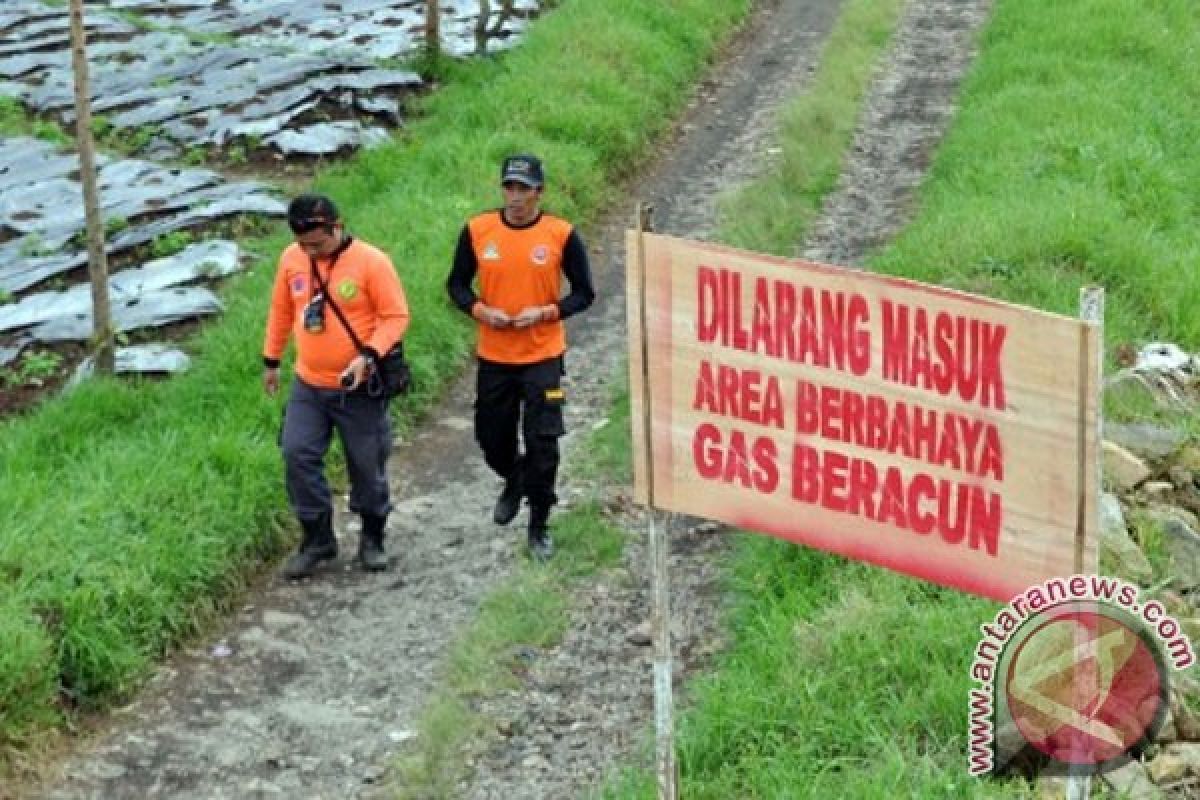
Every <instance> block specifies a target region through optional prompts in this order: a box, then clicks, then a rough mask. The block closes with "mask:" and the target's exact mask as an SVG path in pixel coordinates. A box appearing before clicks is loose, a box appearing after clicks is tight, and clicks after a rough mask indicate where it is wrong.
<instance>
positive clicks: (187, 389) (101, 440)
mask: <svg viewBox="0 0 1200 800" xmlns="http://www.w3.org/2000/svg"><path fill="white" fill-rule="evenodd" d="M747 7H748V0H673V2H670V3H663V2H661V0H586V2H584V0H568V1H567V2H564V3H563V4H562V5H561V7H560V8H559V9H558V10H557V11H556V12H555V13H554V14H552V15H551V16H549V17H547V18H546V19H544V20H543V21H541V22H539V23H538V24H537V25H535V26H534V28H533V29H532V31H531V33H530V35H529V38H528V40H527V42H526V43H525V44H524V45H522V47H521V48H519V49H518V50H517V51H515V52H513V53H511V54H509V55H507V56H505V57H504V58H502V59H497V60H495V61H491V62H488V63H480V64H474V65H470V66H468V67H461V66H455V67H451V68H450V69H449V70H448V72H449V78H448V80H447V83H446V86H445V87H444V88H442V89H441V90H439V91H438V92H437V93H435V94H434V95H433V96H431V98H430V99H429V100H428V101H427V102H425V103H423V104H422V105H423V110H424V115H423V116H422V118H421V119H419V120H417V121H416V122H414V123H413V124H412V125H411V126H410V127H409V128H408V130H407V133H406V134H405V135H403V136H402V137H400V138H399V139H398V140H397V142H395V143H394V144H392V145H390V146H387V147H384V148H382V149H379V150H377V151H373V152H371V153H366V154H363V155H362V156H361V157H360V158H358V159H356V160H355V161H354V162H352V163H350V164H347V165H344V166H342V167H339V168H337V169H336V170H334V171H333V172H332V173H330V174H327V175H325V176H323V177H322V179H321V180H320V181H319V182H318V186H319V188H320V189H322V190H323V191H326V192H329V193H331V194H332V195H334V196H335V197H336V198H337V199H338V201H339V203H340V205H341V206H342V209H343V212H344V214H345V216H346V217H347V219H348V220H349V222H350V224H351V228H352V229H353V230H354V231H355V232H356V233H357V234H358V235H360V236H363V237H365V238H367V239H369V240H371V241H374V242H375V243H377V244H379V245H381V246H383V247H384V248H385V249H387V250H388V251H389V252H390V253H391V255H392V256H393V259H394V260H395V262H396V264H397V268H398V269H399V271H400V273H401V275H402V277H403V279H404V281H405V284H406V288H407V290H408V293H409V299H410V303H411V305H412V306H413V308H414V311H415V316H416V319H415V321H414V324H413V329H412V332H411V335H410V338H409V342H410V346H409V349H410V353H411V358H412V361H413V366H414V371H415V373H416V377H417V380H418V381H419V384H420V387H421V390H422V393H421V394H419V395H418V396H417V397H415V398H412V399H411V400H410V401H409V404H408V405H409V407H408V408H407V409H405V410H406V411H411V410H413V409H414V408H417V407H420V406H422V405H425V404H428V403H429V402H430V401H431V400H432V398H433V396H435V395H436V392H437V390H438V387H439V386H440V385H441V383H442V382H443V378H445V377H449V376H450V375H452V374H453V373H454V372H455V371H457V369H458V368H459V367H460V366H461V364H462V361H463V359H464V357H465V355H466V353H467V351H468V348H469V340H470V330H469V327H468V326H467V324H466V321H465V319H464V318H462V317H461V315H459V314H458V312H457V311H455V310H453V309H452V308H451V307H450V306H449V303H448V302H447V301H446V300H445V298H444V293H443V290H442V281H443V279H444V275H445V271H446V269H447V267H448V264H449V260H450V255H451V252H452V248H453V242H454V240H455V237H456V235H457V231H458V229H459V227H460V226H461V224H462V222H463V220H464V218H465V216H466V215H467V214H468V213H470V212H472V211H474V210H477V209H480V208H483V207H487V206H489V205H494V204H495V203H496V202H497V200H498V195H497V193H496V190H495V182H496V181H495V174H496V169H497V164H498V162H499V159H500V157H501V156H502V155H503V154H505V153H508V152H510V151H512V150H515V149H522V150H524V149H532V150H535V151H537V152H539V153H540V154H541V155H542V156H543V157H544V158H545V159H546V162H547V165H548V173H549V175H548V177H549V183H550V186H549V188H548V192H547V199H548V205H549V206H550V207H551V208H553V209H554V210H557V211H559V212H561V213H565V214H567V215H568V216H571V217H573V218H576V219H577V220H579V221H581V222H583V221H586V220H587V219H588V218H589V217H590V216H591V215H593V214H595V213H596V212H597V211H598V210H599V209H600V208H601V205H602V203H603V202H604V201H605V200H606V199H609V198H610V190H609V185H610V183H611V182H612V181H614V180H615V179H616V178H619V177H620V176H622V175H623V174H625V173H626V172H627V171H628V170H630V169H632V168H634V167H635V166H636V165H637V163H638V160H639V157H640V156H641V154H642V153H643V152H644V151H645V149H646V146H647V144H648V143H649V142H650V141H651V140H652V138H653V136H654V135H655V134H656V133H659V132H661V131H662V130H663V129H664V127H665V126H666V125H667V124H668V123H669V119H670V116H671V112H672V111H675V110H678V108H679V105H680V103H681V102H682V99H683V98H684V97H685V95H686V88H687V86H688V84H689V82H690V81H691V80H693V79H694V77H695V76H696V74H697V72H698V70H699V69H700V68H701V67H702V66H703V64H704V63H705V61H706V60H707V59H708V58H710V57H711V56H712V54H713V53H714V51H715V48H716V47H717V45H718V43H719V42H720V41H721V40H722V39H723V38H724V37H725V36H726V35H727V34H728V32H729V31H730V30H731V29H732V27H733V26H734V25H735V24H736V23H737V21H738V20H739V19H740V18H742V17H743V16H744V14H745V12H746V10H747ZM284 242H285V237H284V235H283V233H282V231H281V232H279V233H277V234H276V235H275V236H273V237H269V238H267V239H265V240H259V241H253V242H248V243H246V244H247V245H248V246H249V248H250V249H251V250H252V251H253V252H254V253H255V257H254V263H253V267H252V269H251V270H250V271H249V272H248V273H247V274H246V275H244V276H241V277H239V278H236V279H234V280H232V281H230V282H229V284H228V285H227V287H226V289H225V292H224V297H225V300H226V303H227V310H226V313H225V315H224V317H223V318H222V320H221V321H220V323H219V324H215V325H213V326H210V327H208V328H207V329H206V330H205V331H204V332H203V333H202V334H201V335H200V336H199V337H198V338H197V340H196V341H195V342H194V344H193V347H192V349H193V350H194V352H195V354H196V355H197V356H198V358H197V359H196V366H195V367H194V369H193V371H192V372H191V373H190V374H188V375H186V376H183V377H180V378H177V379H173V380H171V381H167V382H164V383H157V384H155V383H145V384H140V385H136V384H134V385H131V384H130V383H127V382H116V381H94V382H91V383H90V384H88V385H86V386H83V387H82V388H80V389H78V390H77V391H75V392H73V393H72V394H71V395H69V396H67V397H63V398H60V399H56V400H53V401H51V402H49V403H47V404H46V405H45V407H43V408H41V409H39V410H38V411H37V412H35V413H32V414H30V415H28V416H26V417H24V418H21V419H17V420H9V421H7V422H5V423H3V425H2V426H0V474H3V475H4V480H3V482H2V483H0V507H3V508H4V509H5V523H4V526H3V529H2V530H0V576H3V581H2V582H0V609H2V610H3V612H4V613H3V614H0V641H3V642H4V644H5V646H4V647H3V648H0V743H3V742H5V741H20V740H22V739H24V738H25V737H27V736H28V735H29V733H30V731H36V730H37V729H38V726H40V725H43V724H45V723H46V722H48V721H50V720H52V719H54V718H55V717H56V714H57V712H56V708H57V701H58V692H59V690H60V689H63V690H65V691H66V693H67V695H68V696H69V697H70V698H71V699H72V700H73V701H74V702H77V703H81V704H83V705H85V706H90V705H93V704H96V703H103V702H106V701H108V700H111V699H112V698H113V697H115V696H119V695H120V694H122V693H123V692H125V691H127V690H128V689H130V688H131V687H132V686H134V685H135V684H136V682H137V680H138V679H139V678H140V677H141V676H142V675H143V674H144V671H145V669H146V668H147V666H148V664H149V663H151V662H152V660H153V659H154V658H156V657H158V656H159V655H160V654H161V653H162V652H163V650H164V649H165V648H167V647H169V646H170V644H171V643H172V642H174V641H176V640H178V639H179V638H180V637H182V636H185V635H187V634H188V633H189V632H191V631H193V630H194V629H195V628H196V624H197V621H198V620H199V619H202V618H203V617H204V616H205V615H206V614H209V613H211V609H212V608H214V607H219V606H220V605H221V604H222V602H223V601H224V600H225V599H226V598H228V597H229V595H230V593H231V592H233V591H235V590H236V589H237V588H238V586H239V585H240V584H241V582H242V580H243V576H244V575H245V574H246V573H247V571H249V570H252V569H253V568H254V566H255V564H257V563H259V562H260V561H261V559H263V558H264V557H266V556H268V555H269V554H272V553H274V552H277V551H278V549H279V548H280V546H281V544H282V543H283V539H284V536H283V533H284V531H285V525H286V524H287V523H286V520H287V514H286V511H285V502H284V497H283V491H282V486H281V482H282V481H281V469H280V463H279V456H278V452H277V451H276V448H275V434H276V428H277V424H278V418H279V407H278V403H276V402H269V401H267V400H266V399H264V397H263V395H262V393H261V389H260V386H259V379H260V362H259V359H258V353H259V352H260V342H261V328H262V323H263V319H264V317H265V308H266V298H267V295H268V287H269V285H270V281H271V277H272V272H273V254H274V253H275V252H277V250H278V249H279V247H280V246H281V245H282V244H283V243H284Z"/></svg>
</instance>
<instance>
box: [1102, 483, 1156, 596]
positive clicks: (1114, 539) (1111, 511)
mask: <svg viewBox="0 0 1200 800" xmlns="http://www.w3.org/2000/svg"><path fill="white" fill-rule="evenodd" d="M1100 565H1101V570H1102V571H1103V572H1104V573H1105V574H1107V575H1115V576H1116V577H1118V578H1124V579H1126V580H1130V581H1133V582H1134V583H1137V584H1139V585H1143V586H1145V585H1147V584H1148V583H1150V581H1151V580H1153V578H1154V569H1153V568H1152V567H1151V566H1150V561H1149V560H1148V559H1147V558H1146V555H1145V554H1144V553H1143V552H1142V550H1141V548H1140V547H1138V546H1137V543H1136V542H1134V541H1133V539H1132V538H1130V536H1129V530H1128V528H1127V526H1126V524H1125V515H1124V514H1123V513H1122V512H1121V504H1120V502H1119V501H1118V500H1117V498H1116V495H1113V494H1112V493H1110V492H1101V493H1100Z"/></svg>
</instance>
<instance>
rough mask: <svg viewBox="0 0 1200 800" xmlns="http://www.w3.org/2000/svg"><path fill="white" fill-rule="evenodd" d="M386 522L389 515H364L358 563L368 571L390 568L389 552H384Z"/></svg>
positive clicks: (359, 538)
mask: <svg viewBox="0 0 1200 800" xmlns="http://www.w3.org/2000/svg"><path fill="white" fill-rule="evenodd" d="M386 524H387V517H377V516H375V515H373V514H363V515H362V532H361V533H360V534H359V535H358V563H359V564H361V565H362V568H363V569H365V570H367V571H368V572H382V571H383V570H385V569H387V568H388V560H387V553H385V552H383V534H384V526H385V525H386Z"/></svg>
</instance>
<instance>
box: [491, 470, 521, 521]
mask: <svg viewBox="0 0 1200 800" xmlns="http://www.w3.org/2000/svg"><path fill="white" fill-rule="evenodd" d="M524 494H525V464H524V462H523V460H522V459H521V457H520V456H518V457H517V460H516V463H514V464H513V468H512V472H510V473H508V477H507V478H506V479H505V481H504V490H503V491H502V492H500V496H499V497H497V498H496V507H495V509H493V510H492V520H493V521H494V522H495V523H496V524H497V525H507V524H508V523H510V522H512V521H513V518H514V517H516V516H517V512H518V511H520V510H521V498H522V497H523V496H524Z"/></svg>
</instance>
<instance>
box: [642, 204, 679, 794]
mask: <svg viewBox="0 0 1200 800" xmlns="http://www.w3.org/2000/svg"><path fill="white" fill-rule="evenodd" d="M636 213H637V218H636V220H635V225H636V228H637V230H638V232H639V233H638V238H637V253H636V257H637V260H638V319H639V320H640V322H641V329H642V330H641V333H642V335H641V359H642V375H641V378H642V381H641V384H642V393H643V394H642V438H643V441H644V443H645V454H646V455H645V462H644V469H645V473H644V474H645V476H646V495H647V520H648V522H647V527H648V534H649V539H650V572H651V575H652V596H653V618H652V624H653V628H654V734H655V737H654V740H655V772H656V774H657V777H658V800H676V797H677V796H678V795H677V787H676V774H675V720H674V709H673V706H674V701H673V691H674V690H673V687H672V684H671V672H672V654H671V588H670V587H671V584H670V569H669V563H668V559H667V556H668V555H669V553H670V547H671V542H670V521H671V516H670V515H667V518H666V520H664V524H663V526H662V527H661V528H660V526H659V525H658V524H657V520H656V517H657V512H656V510H655V507H654V448H653V426H652V425H651V419H652V416H651V414H652V410H651V407H650V397H651V391H650V346H649V338H650V337H649V335H648V331H649V326H648V324H647V310H646V259H645V243H644V242H645V240H644V233H645V232H646V231H649V230H651V214H652V209H651V208H650V206H648V205H646V204H645V203H639V204H638V207H637V212H636Z"/></svg>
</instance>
